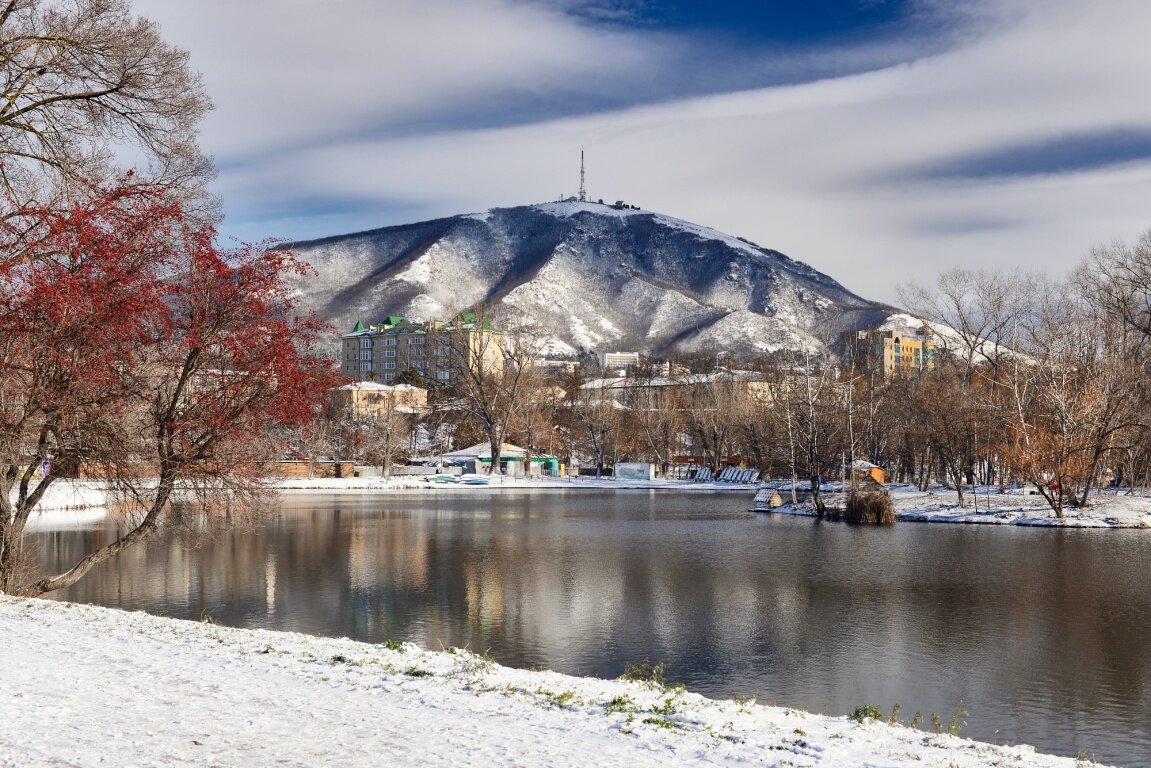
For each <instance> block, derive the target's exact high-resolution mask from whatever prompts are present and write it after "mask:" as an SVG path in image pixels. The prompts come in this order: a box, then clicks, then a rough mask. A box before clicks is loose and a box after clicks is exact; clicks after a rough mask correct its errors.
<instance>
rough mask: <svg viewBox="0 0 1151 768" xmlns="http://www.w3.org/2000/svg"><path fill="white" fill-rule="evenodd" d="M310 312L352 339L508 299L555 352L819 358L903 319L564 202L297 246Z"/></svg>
mask: <svg viewBox="0 0 1151 768" xmlns="http://www.w3.org/2000/svg"><path fill="white" fill-rule="evenodd" d="M292 247H293V249H294V250H295V252H296V253H297V255H299V256H300V257H301V258H302V259H303V260H305V261H307V262H309V263H311V265H312V266H313V267H314V268H315V269H316V271H317V273H318V275H317V277H315V278H311V279H308V280H306V281H303V282H302V283H301V284H300V286H299V289H300V294H301V299H302V302H303V304H304V305H305V306H308V307H311V308H313V309H315V310H316V311H317V312H318V313H319V314H320V315H321V316H322V317H324V318H326V319H329V320H331V321H333V322H334V323H336V325H337V326H338V327H339V328H340V329H341V330H343V329H351V328H352V326H353V325H354V324H355V322H356V321H357V320H363V321H364V322H365V323H368V322H375V321H377V320H379V319H381V318H383V317H384V316H385V315H389V314H403V315H407V316H409V317H414V318H420V319H433V318H443V317H446V316H449V315H450V314H452V313H453V312H454V311H456V310H460V309H463V308H465V307H468V306H470V305H473V304H475V303H477V302H481V301H485V302H492V301H500V302H503V303H504V304H506V305H510V306H512V307H514V308H516V309H518V310H520V311H522V312H523V313H525V314H526V315H528V316H531V317H533V318H535V319H536V321H537V322H539V323H540V324H542V326H543V327H544V328H545V329H546V330H547V332H548V333H549V334H550V335H552V336H553V337H554V340H555V341H554V343H553V351H554V352H556V353H573V352H577V351H580V350H599V351H606V350H629V351H640V352H644V353H647V354H651V355H657V356H666V355H669V354H672V353H683V352H695V351H707V352H714V351H718V350H733V351H736V350H738V351H749V352H750V351H762V352H770V351H775V350H780V349H802V348H804V347H810V348H820V347H822V346H823V345H824V344H825V343H826V342H827V341H829V340H831V339H834V338H835V336H836V335H837V333H838V332H839V331H840V330H843V329H850V328H861V329H862V328H873V327H876V326H878V325H879V324H881V323H883V322H884V321H886V320H887V319H888V318H889V317H890V316H891V315H892V314H893V313H895V312H896V311H897V310H895V309H894V308H892V307H890V306H887V305H883V304H878V303H876V302H872V301H867V300H866V299H863V298H860V297H859V296H856V295H855V294H853V293H851V292H850V291H848V290H847V289H846V288H844V287H843V286H842V285H840V284H839V283H837V282H836V281H835V280H833V279H832V278H830V277H828V276H827V275H824V274H822V273H820V272H817V271H816V270H814V269H812V268H811V267H809V266H807V265H806V264H803V263H802V262H798V261H795V260H794V259H790V258H788V257H787V256H785V255H783V254H782V253H779V252H778V251H773V250H770V249H767V248H761V247H759V246H757V245H755V244H753V243H750V242H748V241H745V240H741V239H739V238H735V237H731V236H730V235H725V234H723V233H721V232H717V231H715V230H713V229H708V228H707V227H701V226H698V225H695V224H691V223H689V222H685V221H680V220H678V219H673V218H671V217H668V216H663V215H661V214H657V213H652V212H650V211H644V210H638V209H634V208H627V207H623V206H611V205H603V204H598V203H590V202H588V203H584V202H559V203H545V204H540V205H528V206H521V207H516V208H495V209H492V210H490V211H488V212H487V213H484V214H470V215H462V216H452V217H450V218H445V219H436V220H434V221H426V222H421V223H418V224H406V225H401V226H395V227H385V228H383V229H376V230H372V231H369V232H360V233H357V234H351V235H341V236H336V237H328V238H324V239H322V240H312V241H308V242H299V243H294V244H292Z"/></svg>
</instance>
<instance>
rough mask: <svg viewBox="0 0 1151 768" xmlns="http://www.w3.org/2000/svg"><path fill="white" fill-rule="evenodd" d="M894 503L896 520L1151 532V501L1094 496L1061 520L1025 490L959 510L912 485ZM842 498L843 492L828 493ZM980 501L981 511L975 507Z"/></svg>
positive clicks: (986, 494)
mask: <svg viewBox="0 0 1151 768" xmlns="http://www.w3.org/2000/svg"><path fill="white" fill-rule="evenodd" d="M889 490H890V495H891V503H892V507H893V509H894V512H895V518H896V520H897V521H898V522H901V523H903V522H907V523H950V524H953V525H1019V526H1028V527H1034V528H1090V529H1127V530H1131V529H1137V530H1138V529H1151V497H1147V496H1132V495H1126V496H1117V495H1111V494H1099V495H1096V496H1092V497H1091V502H1092V503H1091V506H1089V507H1083V508H1075V507H1068V508H1065V509H1064V511H1063V518H1062V519H1060V518H1057V517H1055V513H1054V512H1052V511H1051V508H1050V507H1049V506H1048V505H1047V503H1046V502H1045V501H1043V498H1042V497H1041V496H1032V495H1027V494H1024V493H1022V492H1014V493H1012V492H1008V493H999V492H998V491H997V490H996V491H990V490H983V491H980V492H979V493H978V495H977V496H976V495H972V494H965V495H964V498H965V504H964V506H962V507H960V506H959V503H958V499H957V497H956V494H955V491H953V490H949V489H940V488H934V489H930V490H927V491H919V490H917V489H914V488H913V487H909V486H903V487H900V486H894V487H891V488H890V489H889ZM829 495H831V496H837V495H841V494H840V493H839V492H835V493H831V494H829ZM977 503H978V507H977V506H976V504H977ZM752 511H754V512H756V513H758V514H780V515H797V516H802V517H815V511H814V510H813V509H812V508H811V507H810V506H809V505H805V504H798V505H791V504H785V505H784V506H782V507H777V508H775V509H754V510H752Z"/></svg>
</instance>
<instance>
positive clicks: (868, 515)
mask: <svg viewBox="0 0 1151 768" xmlns="http://www.w3.org/2000/svg"><path fill="white" fill-rule="evenodd" d="M843 520H844V521H845V522H848V523H856V524H858V525H894V524H895V510H894V509H892V507H891V496H889V495H888V493H887V491H875V490H868V491H862V490H859V489H852V491H851V493H849V494H848V496H847V504H846V506H845V508H844V510H843Z"/></svg>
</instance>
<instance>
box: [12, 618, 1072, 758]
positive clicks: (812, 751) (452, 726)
mask: <svg viewBox="0 0 1151 768" xmlns="http://www.w3.org/2000/svg"><path fill="white" fill-rule="evenodd" d="M390 645H391V647H389V646H388V645H368V644H364V643H358V642H352V641H350V640H338V639H329V638H319V637H310V636H307V635H300V634H290V633H280V632H270V631H265V630H244V629H232V628H227V627H222V626H218V625H214V624H211V623H199V622H188V621H178V620H174V619H164V618H158V617H154V616H149V615H147V614H143V613H127V612H122V611H117V610H112V609H107V608H100V607H96V606H88V605H76V604H69V603H63V602H55V601H50V600H31V599H17V598H6V597H0V647H2V648H4V661H5V665H4V667H5V669H4V675H3V676H0V702H2V704H0V718H2V720H3V722H4V728H3V730H2V731H0V767H3V768H15V767H16V766H20V768H34V767H35V766H57V765H71V766H96V765H156V766H159V765H163V766H173V765H244V766H272V765H277V766H281V765H282V766H315V765H340V766H343V767H344V768H358V767H359V766H364V767H365V768H367V767H368V766H371V768H375V767H376V766H378V765H381V764H384V765H420V766H460V765H483V766H513V765H514V766H584V765H586V766H627V767H628V768H631V767H633V766H635V767H642V766H737V765H778V766H783V765H787V766H816V765H828V766H845V767H850V766H860V767H862V766H885V767H888V766H889V767H891V768H898V767H899V766H932V765H948V766H957V767H959V768H975V766H991V765H1003V766H1008V765H1009V766H1044V767H1050V768H1055V767H1057V766H1063V767H1065V768H1072V766H1074V765H1076V762H1075V760H1074V759H1072V758H1067V757H1054V756H1047V755H1041V754H1037V753H1036V752H1035V751H1034V750H1033V749H1032V748H1031V747H1028V746H1024V745H1014V746H993V745H989V744H983V743H979V742H974V741H971V740H968V739H963V738H959V737H955V736H951V735H947V734H936V733H934V732H930V731H922V730H915V729H912V728H910V727H906V726H898V725H897V726H889V725H887V724H885V723H883V722H879V721H876V720H870V719H866V718H864V719H863V721H862V722H858V723H857V722H854V721H853V720H851V719H849V718H846V717H827V716H823V715H814V714H809V713H805V712H800V711H796V710H791V709H784V708H779V707H767V706H759V705H756V704H754V703H750V702H735V701H714V700H709V699H705V698H703V697H702V696H699V695H697V694H693V693H690V692H687V691H684V690H682V689H678V688H669V687H664V686H661V685H657V684H654V683H650V682H648V683H644V682H634V681H622V680H598V679H591V678H578V677H571V676H566V675H560V674H557V673H554V672H535V671H525V670H515V669H509V668H506V667H501V666H498V665H496V664H495V663H493V662H491V661H490V660H488V659H485V658H483V657H481V656H477V655H475V654H473V653H470V652H468V651H464V650H457V649H449V650H447V651H437V652H431V651H425V650H421V649H419V648H417V647H415V646H413V645H411V644H402V645H401V644H399V643H391V644H390ZM861 703H862V702H861Z"/></svg>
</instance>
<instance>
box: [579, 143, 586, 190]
mask: <svg viewBox="0 0 1151 768" xmlns="http://www.w3.org/2000/svg"><path fill="white" fill-rule="evenodd" d="M579 201H580V202H581V203H586V202H587V190H586V189H585V188H584V172H583V147H580V148H579Z"/></svg>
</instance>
